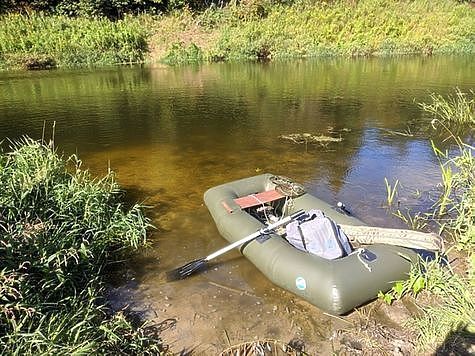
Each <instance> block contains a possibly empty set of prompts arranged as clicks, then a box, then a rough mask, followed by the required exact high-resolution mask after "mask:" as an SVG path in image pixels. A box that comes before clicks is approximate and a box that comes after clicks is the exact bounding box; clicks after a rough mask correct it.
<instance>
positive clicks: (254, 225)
mask: <svg viewBox="0 0 475 356" xmlns="http://www.w3.org/2000/svg"><path fill="white" fill-rule="evenodd" d="M204 200H205V204H206V206H207V207H208V209H209V212H210V213H211V216H212V217H213V219H214V221H215V223H216V226H217V228H218V230H219V232H220V234H221V235H222V236H223V237H224V238H225V239H226V240H228V241H229V242H231V243H232V242H235V241H238V240H240V239H243V238H244V237H246V236H248V235H250V234H253V233H255V232H256V231H258V230H260V229H262V228H265V227H266V223H268V222H269V219H271V218H274V219H275V218H276V217H277V218H278V219H281V218H282V217H284V216H289V215H291V214H294V213H295V212H297V211H299V210H305V211H309V210H311V209H318V210H321V211H323V212H324V214H325V216H327V217H329V218H331V219H333V220H334V221H335V222H336V223H337V224H346V225H364V224H363V223H362V222H361V221H360V220H358V219H356V218H354V217H352V216H350V215H348V214H345V213H344V211H341V209H335V208H333V207H332V206H330V205H329V204H327V203H325V202H323V201H322V200H320V199H318V198H316V197H314V196H312V195H310V194H308V193H306V192H305V190H304V189H303V187H302V186H301V185H299V184H297V183H294V182H292V181H290V180H289V179H288V178H285V177H280V176H274V175H272V174H263V175H259V176H255V177H250V178H245V179H241V180H237V181H234V182H231V183H227V184H223V185H220V186H217V187H214V188H211V189H209V190H208V191H206V193H205V195H204ZM284 237H285V229H280V231H279V230H276V231H275V232H273V233H270V234H268V235H266V236H264V237H261V238H258V239H256V240H253V241H251V242H249V243H247V244H244V245H243V246H241V252H242V254H243V255H244V256H246V258H248V259H249V260H250V261H251V262H252V263H253V264H254V265H255V266H256V267H257V268H258V269H259V270H260V271H261V272H262V273H263V274H264V275H265V276H266V277H267V278H269V279H270V280H271V281H272V282H273V283H275V284H276V285H278V286H279V287H281V288H284V289H286V290H288V291H290V292H292V293H294V294H296V295H298V296H299V297H301V298H303V299H305V300H307V301H308V302H310V303H311V304H313V305H315V306H317V307H318V308H320V309H322V310H324V311H326V312H328V313H331V314H335V315H341V314H345V313H347V312H349V311H351V310H352V309H354V308H355V307H357V306H359V305H361V304H364V303H365V302H367V301H369V300H371V299H374V298H376V296H377V295H378V292H379V291H387V290H389V289H390V288H391V286H392V285H393V283H394V281H397V280H401V279H406V278H407V276H408V273H409V271H410V268H411V262H416V261H417V253H416V252H415V251H414V250H412V249H409V248H404V247H399V246H392V245H382V244H374V245H365V246H363V247H359V248H354V250H353V252H351V253H350V254H348V255H346V256H344V257H341V258H338V259H333V260H328V259H324V258H322V257H319V256H317V255H314V254H311V253H308V252H305V251H301V250H299V249H297V248H295V247H293V246H292V245H290V244H289V243H288V242H287V240H286V239H285V238H284Z"/></svg>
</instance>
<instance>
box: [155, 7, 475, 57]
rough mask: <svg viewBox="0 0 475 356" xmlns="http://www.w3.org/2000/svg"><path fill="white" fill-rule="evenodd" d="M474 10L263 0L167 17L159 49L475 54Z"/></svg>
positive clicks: (171, 53) (174, 52)
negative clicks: (277, 2) (194, 13)
mask: <svg viewBox="0 0 475 356" xmlns="http://www.w3.org/2000/svg"><path fill="white" fill-rule="evenodd" d="M474 11H475V10H474V9H473V8H472V7H470V5H469V4H466V3H460V2H457V1H453V0H435V1H428V0H415V1H391V0H362V1H331V2H326V1H311V0H302V1H296V2H294V3H293V4H292V5H284V4H274V3H273V2H271V1H270V0H268V1H267V0H260V1H251V2H246V3H245V4H241V5H237V6H234V5H229V6H227V7H224V8H210V9H208V10H206V11H204V12H202V13H201V14H199V15H193V14H191V13H188V14H187V13H186V12H181V13H179V14H177V15H174V16H175V18H171V17H168V18H164V19H163V20H162V21H161V22H160V27H159V28H157V30H156V32H157V33H160V35H159V36H157V37H155V38H156V40H155V42H156V43H158V44H160V45H162V46H166V47H167V51H168V57H169V58H170V59H172V60H173V59H175V58H177V59H180V58H187V57H189V56H190V53H198V54H199V55H201V56H202V57H204V58H207V59H209V60H229V59H242V58H246V59H256V58H262V59H268V58H288V57H316V56H337V55H338V56H340V55H342V56H372V55H394V54H433V53H473V52H475V35H474V34H475V12H474ZM197 32H198V33H202V34H204V36H202V35H201V36H197V37H196V38H193V35H191V36H190V34H193V33H197ZM167 33H174V34H176V33H178V34H181V36H180V35H178V36H176V35H175V36H174V37H173V39H172V38H169V37H167ZM206 36H207V37H206ZM203 37H204V38H208V40H207V41H205V42H204V43H203V40H202V38H203ZM176 38H178V39H180V38H181V41H177V40H176ZM194 46H197V47H198V48H199V49H200V51H196V50H194V51H193V50H192V49H193V48H194ZM155 47H159V46H155Z"/></svg>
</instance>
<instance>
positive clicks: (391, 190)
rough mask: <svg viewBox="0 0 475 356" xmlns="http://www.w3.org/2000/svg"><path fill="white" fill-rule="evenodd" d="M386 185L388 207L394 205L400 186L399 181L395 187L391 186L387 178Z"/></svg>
mask: <svg viewBox="0 0 475 356" xmlns="http://www.w3.org/2000/svg"><path fill="white" fill-rule="evenodd" d="M384 184H385V185H386V202H387V203H388V206H392V205H393V201H394V197H395V196H396V194H397V186H398V184H399V180H398V179H396V182H395V183H394V186H393V185H391V184H390V183H389V181H388V179H387V178H386V177H384Z"/></svg>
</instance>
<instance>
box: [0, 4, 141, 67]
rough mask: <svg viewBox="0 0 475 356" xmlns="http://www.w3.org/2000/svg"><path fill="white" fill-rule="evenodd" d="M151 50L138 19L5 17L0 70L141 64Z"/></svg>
mask: <svg viewBox="0 0 475 356" xmlns="http://www.w3.org/2000/svg"><path fill="white" fill-rule="evenodd" d="M146 52H147V33H146V31H145V30H144V28H143V27H142V26H141V24H140V21H139V20H138V18H134V17H125V18H124V19H123V20H118V21H115V22H113V21H110V20H108V19H86V18H68V17H66V16H46V15H43V14H41V13H30V14H28V15H20V14H7V15H3V16H1V17H0V67H15V66H23V67H26V68H34V67H35V65H38V66H39V67H41V64H42V63H43V62H45V61H46V62H47V63H49V64H50V65H51V66H79V65H106V64H118V63H136V62H141V61H143V59H144V56H145V53H146Z"/></svg>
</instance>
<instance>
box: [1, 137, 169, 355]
mask: <svg viewBox="0 0 475 356" xmlns="http://www.w3.org/2000/svg"><path fill="white" fill-rule="evenodd" d="M0 184H1V186H2V190H1V191H0V295H1V299H0V349H1V350H2V352H3V354H8V355H33V354H35V355H36V354H51V355H52V354H54V355H66V354H67V355H69V354H112V355H116V354H142V353H153V354H158V353H160V352H161V342H160V340H159V338H158V336H157V335H151V334H150V332H153V329H152V328H150V327H148V328H147V327H146V326H137V325H133V324H132V323H131V322H130V321H129V320H128V319H127V318H126V317H125V316H124V315H123V314H120V313H119V314H113V313H111V311H110V310H109V309H108V308H107V306H106V305H105V302H104V300H103V299H102V297H101V295H102V293H103V289H104V283H103V279H102V271H103V269H104V267H105V266H106V265H107V263H109V262H111V261H113V260H115V259H117V258H119V257H121V252H122V251H125V250H126V249H131V248H132V249H133V248H137V247H138V246H140V245H143V244H144V243H145V236H146V229H147V228H148V226H149V222H148V220H147V219H146V218H145V217H144V216H143V214H142V212H141V208H140V207H139V206H138V205H134V206H131V207H126V206H124V204H123V203H122V202H121V201H122V198H123V194H122V192H121V190H120V189H119V186H118V185H117V183H116V182H115V179H114V175H113V173H109V174H107V175H106V176H105V177H104V178H101V179H93V178H92V177H91V176H90V174H89V173H88V172H87V171H85V170H83V169H81V162H80V161H79V160H78V158H77V157H76V156H71V157H69V158H67V159H62V158H61V157H59V156H58V155H57V153H56V152H55V150H54V149H53V148H52V147H51V146H49V145H45V144H43V143H41V142H36V141H33V140H31V139H28V138H25V139H23V140H21V141H19V142H16V143H13V144H12V146H11V151H10V152H9V153H2V154H1V155H0Z"/></svg>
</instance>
